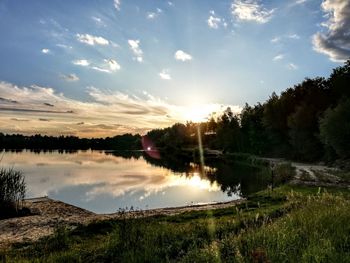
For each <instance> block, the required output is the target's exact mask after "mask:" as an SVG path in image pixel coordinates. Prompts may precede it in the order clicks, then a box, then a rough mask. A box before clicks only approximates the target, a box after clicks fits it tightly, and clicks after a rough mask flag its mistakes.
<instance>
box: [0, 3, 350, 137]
mask: <svg viewBox="0 0 350 263" xmlns="http://www.w3.org/2000/svg"><path fill="white" fill-rule="evenodd" d="M0 34H1V41H0V58H1V59H0V127H1V130H0V132H3V133H23V134H34V133H41V134H49V135H61V134H63V135H77V136H81V137H92V136H96V137H105V136H113V135H116V134H121V133H125V132H132V133H136V132H139V133H144V132H145V131H147V130H149V129H152V128H157V127H166V126H169V125H171V124H173V123H175V122H179V121H180V122H185V121H186V120H193V121H200V120H203V118H204V117H206V116H207V114H208V113H210V112H213V111H216V112H218V111H220V110H223V109H224V108H225V107H227V106H231V108H232V109H233V111H234V112H239V111H240V109H241V108H242V107H243V106H244V104H245V102H248V103H249V104H255V103H257V102H263V101H265V100H266V99H267V98H268V97H269V95H271V93H272V92H273V91H275V92H277V93H279V92H281V91H282V90H285V89H286V88H288V87H291V86H293V85H294V84H297V83H299V82H300V81H302V80H303V79H304V78H305V77H315V76H325V77H326V76H328V75H329V74H330V72H331V70H332V68H334V67H336V66H340V65H342V63H343V62H344V61H345V60H346V59H347V58H349V57H350V1H347V0H325V1H321V0H286V1H280V0H270V1H258V0H245V1H244V0H220V1H216V0H215V1H214V0H172V1H163V0H91V1H86V0H72V1H59V0H50V1H48V0H30V1H29V0H26V1H19V0H1V1H0Z"/></svg>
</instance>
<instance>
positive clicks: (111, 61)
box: [104, 59, 121, 71]
mask: <svg viewBox="0 0 350 263" xmlns="http://www.w3.org/2000/svg"><path fill="white" fill-rule="evenodd" d="M104 61H105V62H106V63H107V64H108V66H109V68H110V70H112V71H116V70H120V69H121V67H120V65H119V64H118V62H117V61H115V60H114V59H105V60H104Z"/></svg>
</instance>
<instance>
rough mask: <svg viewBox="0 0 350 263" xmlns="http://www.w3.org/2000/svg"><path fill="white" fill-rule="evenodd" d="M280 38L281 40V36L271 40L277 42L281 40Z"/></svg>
mask: <svg viewBox="0 0 350 263" xmlns="http://www.w3.org/2000/svg"><path fill="white" fill-rule="evenodd" d="M280 40H281V38H280V37H274V38H272V39H271V40H270V41H271V43H277V42H280Z"/></svg>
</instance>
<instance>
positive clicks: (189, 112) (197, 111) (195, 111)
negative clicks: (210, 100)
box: [182, 104, 221, 122]
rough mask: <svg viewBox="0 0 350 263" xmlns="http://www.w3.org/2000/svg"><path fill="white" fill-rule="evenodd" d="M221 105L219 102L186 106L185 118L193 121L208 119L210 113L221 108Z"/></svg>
mask: <svg viewBox="0 0 350 263" xmlns="http://www.w3.org/2000/svg"><path fill="white" fill-rule="evenodd" d="M220 108H221V106H220V105H217V104H202V105H199V104H198V105H191V106H189V107H186V108H185V109H184V111H183V113H182V115H183V119H184V120H186V121H192V122H203V121H206V120H207V119H208V117H209V116H210V114H212V113H213V112H216V111H218V110H220Z"/></svg>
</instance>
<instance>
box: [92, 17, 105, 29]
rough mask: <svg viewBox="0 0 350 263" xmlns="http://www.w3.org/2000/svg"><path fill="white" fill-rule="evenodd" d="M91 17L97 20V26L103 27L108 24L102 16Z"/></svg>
mask: <svg viewBox="0 0 350 263" xmlns="http://www.w3.org/2000/svg"><path fill="white" fill-rule="evenodd" d="M91 19H92V20H94V21H95V23H96V25H97V26H102V27H105V26H106V24H105V23H104V22H103V20H102V19H101V18H100V17H96V16H92V17H91Z"/></svg>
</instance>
